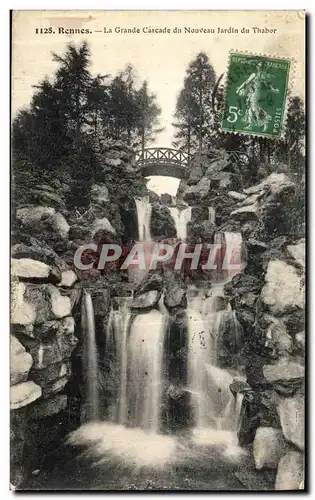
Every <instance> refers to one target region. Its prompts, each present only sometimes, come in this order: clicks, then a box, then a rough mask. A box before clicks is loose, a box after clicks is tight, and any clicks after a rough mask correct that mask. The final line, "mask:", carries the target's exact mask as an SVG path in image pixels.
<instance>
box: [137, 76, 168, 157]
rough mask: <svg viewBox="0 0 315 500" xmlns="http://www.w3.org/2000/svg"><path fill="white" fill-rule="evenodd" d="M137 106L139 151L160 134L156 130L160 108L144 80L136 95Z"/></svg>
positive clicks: (158, 130) (159, 129) (158, 129)
mask: <svg viewBox="0 0 315 500" xmlns="http://www.w3.org/2000/svg"><path fill="white" fill-rule="evenodd" d="M136 106H137V133H138V134H137V135H138V137H137V139H138V140H137V142H136V144H137V145H138V144H139V142H140V146H141V149H142V150H143V149H144V147H145V146H146V145H147V143H148V142H151V141H152V140H153V139H154V137H155V135H156V134H158V133H160V132H162V130H163V128H158V125H159V116H160V114H161V108H160V107H159V106H158V105H157V104H156V95H155V94H152V93H150V92H149V89H148V82H147V81H146V80H145V81H144V82H143V83H142V85H141V87H140V89H139V90H138V91H137V93H136Z"/></svg>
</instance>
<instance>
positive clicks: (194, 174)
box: [187, 163, 203, 186]
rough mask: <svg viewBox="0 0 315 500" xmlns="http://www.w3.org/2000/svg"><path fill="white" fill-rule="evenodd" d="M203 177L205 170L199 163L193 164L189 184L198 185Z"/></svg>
mask: <svg viewBox="0 0 315 500" xmlns="http://www.w3.org/2000/svg"><path fill="white" fill-rule="evenodd" d="M202 177H203V168H202V166H201V165H199V164H198V163H193V164H192V165H190V169H189V177H188V179H187V184H188V185H189V186H191V185H192V184H197V183H198V182H199V181H200V180H201V179H202Z"/></svg>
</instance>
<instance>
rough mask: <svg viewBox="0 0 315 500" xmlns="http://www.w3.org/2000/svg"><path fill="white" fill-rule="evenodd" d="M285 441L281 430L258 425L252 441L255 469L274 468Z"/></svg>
mask: <svg viewBox="0 0 315 500" xmlns="http://www.w3.org/2000/svg"><path fill="white" fill-rule="evenodd" d="M284 446H285V443H284V440H283V436H282V432H281V431H280V430H279V429H274V428H273V427H259V428H258V429H257V431H256V435H255V439H254V442H253V455H254V460H255V467H256V469H258V470H260V469H263V468H268V469H276V468H277V466H278V463H279V460H280V457H281V455H282V453H283V449H284Z"/></svg>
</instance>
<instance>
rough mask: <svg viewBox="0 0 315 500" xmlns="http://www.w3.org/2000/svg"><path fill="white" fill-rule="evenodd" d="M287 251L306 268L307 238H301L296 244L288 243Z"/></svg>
mask: <svg viewBox="0 0 315 500" xmlns="http://www.w3.org/2000/svg"><path fill="white" fill-rule="evenodd" d="M287 251H288V253H289V254H290V255H291V257H293V259H294V260H295V261H296V262H297V263H298V264H299V265H300V266H301V267H303V269H305V239H304V238H303V239H301V240H300V241H298V242H297V243H296V244H295V245H288V246H287Z"/></svg>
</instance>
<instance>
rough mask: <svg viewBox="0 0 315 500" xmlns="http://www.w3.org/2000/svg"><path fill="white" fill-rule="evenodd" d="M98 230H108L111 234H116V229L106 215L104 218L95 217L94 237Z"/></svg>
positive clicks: (93, 225)
mask: <svg viewBox="0 0 315 500" xmlns="http://www.w3.org/2000/svg"><path fill="white" fill-rule="evenodd" d="M98 231H106V232H108V233H111V234H116V231H115V229H114V228H113V226H112V225H111V223H110V222H109V220H108V219H106V217H103V218H102V219H95V221H94V222H93V224H92V237H94V236H95V235H96V233H97V232H98Z"/></svg>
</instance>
